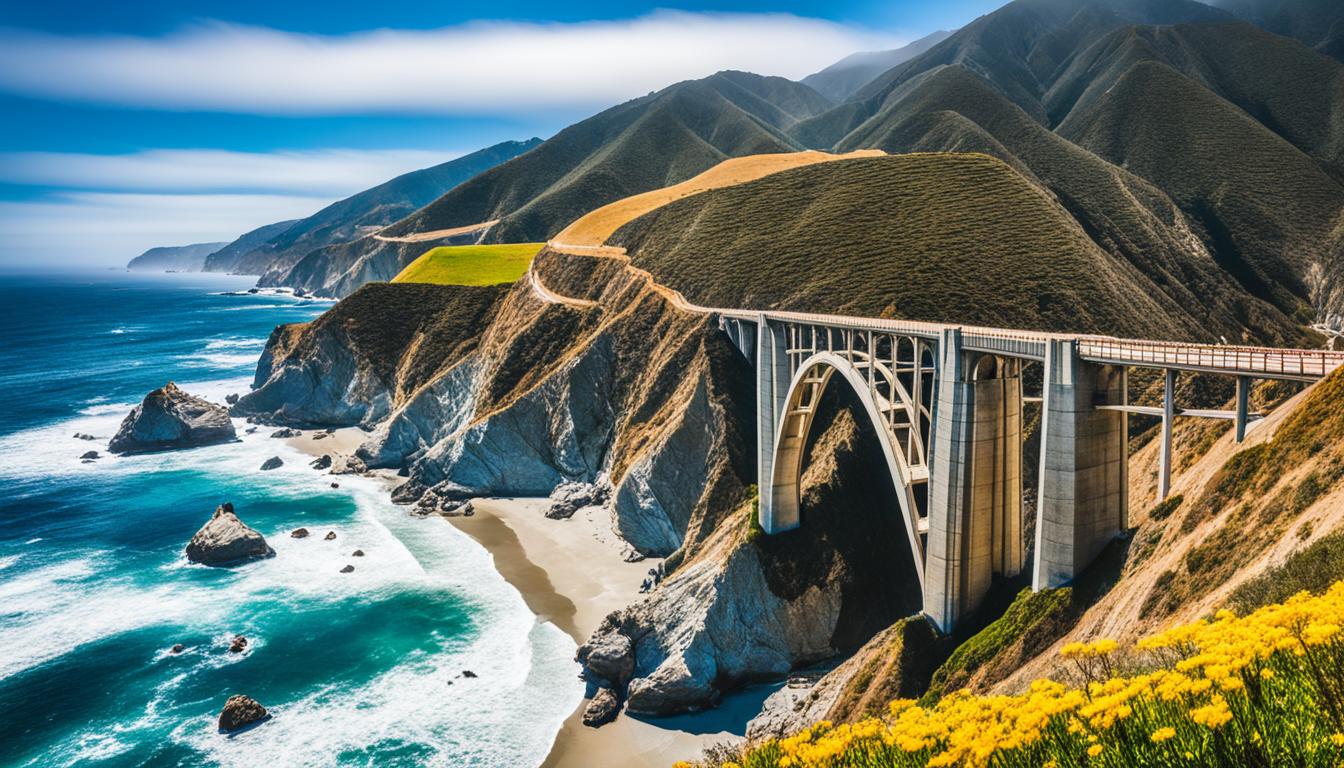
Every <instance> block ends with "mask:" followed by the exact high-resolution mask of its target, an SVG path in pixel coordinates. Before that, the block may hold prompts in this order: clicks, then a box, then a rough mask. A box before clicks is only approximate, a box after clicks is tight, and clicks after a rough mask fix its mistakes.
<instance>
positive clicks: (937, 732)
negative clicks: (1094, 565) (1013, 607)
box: [679, 582, 1344, 768]
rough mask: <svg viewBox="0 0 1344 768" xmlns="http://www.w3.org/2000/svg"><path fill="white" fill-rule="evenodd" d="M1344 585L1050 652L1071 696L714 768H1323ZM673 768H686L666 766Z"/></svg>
mask: <svg viewBox="0 0 1344 768" xmlns="http://www.w3.org/2000/svg"><path fill="white" fill-rule="evenodd" d="M1341 625H1344V582H1340V583H1337V584H1335V585H1334V586H1333V587H1331V588H1330V589H1329V590H1328V591H1327V592H1325V593H1324V594H1321V595H1319V596H1312V595H1311V594H1310V593H1307V592H1302V593H1300V594H1297V595H1295V596H1293V597H1291V598H1289V599H1288V600H1287V601H1285V602H1284V603H1282V604H1276V605H1271V606H1267V607H1264V608H1261V609H1259V610H1257V611H1255V612H1254V613H1251V614H1249V615H1246V616H1238V615H1236V614H1235V613H1233V612H1231V611H1220V612H1219V613H1218V615H1217V616H1216V617H1215V618H1213V619H1211V620H1200V621H1197V622H1194V623H1192V624H1188V625H1184V626H1180V627H1176V628H1173V629H1170V630H1168V631H1166V632H1163V633H1160V634H1157V635H1154V636H1151V637H1148V638H1145V639H1143V640H1141V641H1139V643H1137V644H1136V645H1135V647H1134V648H1132V649H1125V651H1124V652H1121V651H1120V650H1119V649H1118V647H1117V644H1116V643H1115V641H1113V640H1105V639H1103V640H1097V641H1095V642H1092V643H1089V644H1082V643H1074V644H1070V645H1067V646H1065V647H1064V648H1063V649H1062V650H1061V656H1062V657H1063V658H1064V659H1065V660H1067V661H1068V662H1070V663H1072V664H1073V665H1074V666H1075V667H1076V669H1077V672H1078V674H1079V676H1080V677H1081V679H1082V685H1080V686H1077V687H1075V686H1070V685H1065V684H1063V683H1059V682H1055V681H1052V680H1037V681H1035V682H1034V683H1033V684H1032V685H1031V687H1030V689H1029V690H1028V691H1026V692H1025V693H1022V694H1018V695H1014V696H975V695H971V694H968V693H954V694H951V695H949V696H946V697H944V698H943V699H941V700H939V701H938V702H937V703H936V704H932V705H929V706H921V705H918V704H916V703H915V702H913V701H911V700H908V699H906V700H896V701H893V702H892V703H891V704H890V706H889V707H888V710H887V712H886V713H885V714H883V715H882V716H881V717H875V718H870V719H867V720H863V721H861V722H858V723H855V724H844V725H838V726H837V725H833V724H831V723H829V722H821V723H818V724H816V725H814V726H813V727H811V728H809V729H807V730H805V731H803V732H801V733H799V734H797V735H795V736H792V737H789V738H785V739H780V740H772V741H768V742H766V743H764V744H760V745H757V746H755V747H751V748H749V749H747V750H746V751H745V753H743V754H740V755H737V756H735V758H734V759H730V760H726V761H715V762H716V764H717V765H719V766H721V768H729V766H733V767H734V768H788V767H789V766H815V767H816V768H842V767H843V768H868V767H869V766H873V767H874V768H876V767H878V766H881V767H882V768H894V767H895V766H911V768H914V767H916V766H918V767H919V768H923V767H924V766H1003V767H1004V768H1009V767H1016V766H1022V767H1023V768H1026V767H1027V766H1031V767H1032V768H1035V767H1036V766H1115V767H1116V768H1121V767H1122V766H1123V767H1124V768H1131V767H1132V766H1138V765H1162V766H1191V767H1192V768H1193V767H1194V766H1219V767H1222V766H1226V767H1227V768H1232V767H1233V766H1238V767H1239V766H1247V765H1256V766H1269V767H1277V766H1334V765H1338V764H1339V762H1340V760H1344V634H1341V631H1340V627H1341ZM679 765H680V766H685V765H688V764H684V763H683V764H679Z"/></svg>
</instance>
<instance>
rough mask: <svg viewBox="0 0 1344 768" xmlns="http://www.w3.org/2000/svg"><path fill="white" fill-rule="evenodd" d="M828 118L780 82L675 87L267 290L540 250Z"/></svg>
mask: <svg viewBox="0 0 1344 768" xmlns="http://www.w3.org/2000/svg"><path fill="white" fill-rule="evenodd" d="M831 106H832V104H831V102H830V101H829V100H828V99H826V98H825V97H823V96H821V95H820V94H818V93H817V92H816V91H814V90H812V89H811V88H808V87H807V86H805V85H801V84H799V83H795V82H793V81H790V80H786V79H784V78H779V77H761V76H759V75H753V74H749V73H745V72H719V73H717V74H715V75H711V76H710V77H707V78H704V79H702V80H691V81H686V82H682V83H677V84H675V85H672V86H669V87H667V88H664V89H663V90H661V91H658V92H656V93H652V94H649V95H648V96H644V97H641V98H638V99H635V100H633V101H629V102H626V103H624V104H621V105H619V106H616V107H613V108H611V109H608V110H606V111H604V112H601V113H599V114H597V115H594V116H593V117H590V118H588V119H586V120H583V121H581V122H579V123H576V124H574V125H572V126H570V127H568V128H566V129H564V130H562V131H561V132H560V133H558V134H556V135H555V136H554V137H552V138H551V139H548V140H547V141H545V142H543V143H542V144H541V145H539V146H537V147H536V148H535V149H533V150H532V151H530V152H528V153H526V154H524V155H522V156H520V157H518V158H515V159H514V160H512V161H510V162H507V163H503V164H502V165H500V166H498V167H496V168H493V169H491V170H489V171H487V172H485V173H482V174H480V175H478V176H475V177H474V178H472V179H471V180H469V181H467V182H465V183H463V184H461V185H460V186H458V187H455V188H454V189H452V190H451V191H449V192H447V193H446V194H444V195H443V196H442V197H440V198H439V199H437V200H435V201H434V202H432V203H430V204H429V205H426V206H425V207H424V208H422V209H420V210H418V211H416V212H415V213H413V214H412V215H410V216H407V217H406V218H404V219H402V220H401V221H398V222H397V223H395V224H393V225H391V226H389V227H387V228H386V229H384V230H382V231H381V232H379V233H378V235H377V236H376V237H365V238H362V239H359V240H356V241H352V242H349V243H346V244H340V245H334V246H329V247H327V248H324V249H320V250H316V251H313V252H310V253H309V254H308V255H307V256H305V257H304V258H303V259H302V260H300V261H299V262H298V263H296V264H295V265H294V266H293V267H292V268H291V269H290V270H289V272H288V273H287V274H284V275H277V276H275V277H274V278H273V279H272V280H273V282H276V283H278V284H283V285H290V286H293V287H298V288H304V289H306V290H310V291H317V292H320V293H325V294H332V295H345V294H348V293H349V292H351V291H352V290H354V289H355V288H357V287H358V286H359V285H361V284H362V283H364V282H367V281H369V280H387V279H390V278H391V277H392V276H394V275H396V274H397V273H398V272H400V271H401V269H402V268H403V267H405V266H406V264H408V263H410V261H412V260H414V259H415V258H416V257H417V256H419V255H420V254H421V253H423V252H424V251H425V250H427V249H428V248H430V247H432V246H435V245H443V244H449V243H452V242H460V241H462V240H463V239H464V238H466V239H468V240H470V241H475V240H481V241H484V242H496V243H504V242H537V241H542V240H546V239H547V238H549V237H551V236H552V235H554V234H555V233H556V232H558V231H559V230H560V229H562V228H564V227H565V226H566V225H567V224H569V223H570V222H571V221H573V220H574V219H577V218H578V217H579V216H581V215H582V214H584V213H586V212H588V211H590V210H592V209H594V208H598V207H600V206H602V205H604V204H606V203H609V202H612V201H614V200H618V199H621V198H624V197H628V196H630V195H633V194H636V193H639V192H644V191H647V190H650V189H656V188H659V187H663V186H667V185H669V184H674V183H676V182H679V181H683V180H685V179H688V178H690V177H691V176H694V175H695V174H697V173H699V172H701V171H704V170H706V169H707V168H709V167H711V166H713V165H715V164H717V163H718V162H719V161H721V160H723V159H725V158H728V157H735V156H741V155H751V154H760V153H766V152H787V151H793V150H796V149H798V148H799V146H798V143H797V142H796V141H794V140H793V139H790V138H789V137H788V135H787V134H786V133H785V131H787V130H788V129H789V128H791V127H793V126H794V125H796V124H798V123H799V122H800V121H801V120H804V119H807V118H809V117H812V116H814V115H817V114H819V113H821V112H822V111H824V110H826V109H828V108H830V107H831ZM427 233H428V234H427ZM434 233H442V234H443V239H436V238H435V237H434V236H433V235H434Z"/></svg>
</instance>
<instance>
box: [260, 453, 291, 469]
mask: <svg viewBox="0 0 1344 768" xmlns="http://www.w3.org/2000/svg"><path fill="white" fill-rule="evenodd" d="M284 465H285V462H284V461H283V460H282V459H281V458H280V457H279V456H272V457H271V458H269V459H267V460H265V461H263V462H262V463H261V469H262V471H263V472H264V471H266V470H268V469H279V468H280V467H283V466H284Z"/></svg>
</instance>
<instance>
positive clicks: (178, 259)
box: [126, 243, 228, 272]
mask: <svg viewBox="0 0 1344 768" xmlns="http://www.w3.org/2000/svg"><path fill="white" fill-rule="evenodd" d="M225 245H228V243H195V244H193V245H167V246H162V247H159V248H150V249H149V250H148V251H145V252H144V253H142V254H140V255H139V256H136V257H135V258H134V259H131V260H130V262H129V263H128V264H127V265H126V268H127V269H130V270H140V271H146V272H200V271H201V267H203V266H204V265H205V260H206V257H208V256H209V255H210V254H212V253H214V252H215V251H217V250H219V249H220V248H222V247H224V246H225Z"/></svg>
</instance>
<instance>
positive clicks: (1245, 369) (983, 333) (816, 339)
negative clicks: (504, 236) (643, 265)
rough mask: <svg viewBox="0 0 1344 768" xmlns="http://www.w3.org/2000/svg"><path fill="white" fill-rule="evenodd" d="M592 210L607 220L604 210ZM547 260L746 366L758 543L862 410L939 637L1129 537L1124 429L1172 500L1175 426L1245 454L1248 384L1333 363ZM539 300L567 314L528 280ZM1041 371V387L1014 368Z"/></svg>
mask: <svg viewBox="0 0 1344 768" xmlns="http://www.w3.org/2000/svg"><path fill="white" fill-rule="evenodd" d="M599 210H601V209H599ZM548 245H549V247H550V248H551V250H552V251H554V252H556V253H559V254H571V255H581V256H587V257H591V258H603V259H613V260H617V261H619V262H621V263H623V264H624V266H625V269H626V270H627V272H629V273H630V274H631V275H633V276H634V277H635V278H636V279H639V280H642V281H645V282H646V283H647V284H648V285H649V287H650V288H651V289H652V290H653V291H655V292H656V293H658V294H659V295H661V296H662V297H663V298H665V299H667V300H668V301H669V302H670V303H672V305H673V306H675V307H677V308H678V309H680V310H682V311H684V312H693V313H697V314H709V315H715V316H717V317H718V322H719V326H720V328H721V329H722V330H723V331H724V332H726V333H727V335H728V337H729V339H731V341H732V342H733V344H734V345H735V346H736V347H737V349H738V350H739V351H740V352H741V353H742V354H743V355H744V356H745V357H746V358H747V359H748V360H749V361H750V362H751V363H752V364H753V365H754V366H755V369H756V441H757V442H756V445H757V468H756V471H757V487H758V488H759V489H760V503H759V516H760V517H759V522H760V524H761V527H762V528H763V529H764V530H765V532H766V533H767V534H778V533H782V532H785V531H789V530H792V529H795V528H797V527H798V526H799V525H800V524H801V523H802V520H801V515H800V509H799V501H800V498H799V491H800V488H799V481H800V478H801V475H802V470H803V469H804V467H803V462H804V459H805V455H806V450H807V439H808V435H809V433H810V431H811V427H812V420H813V418H814V417H815V415H816V411H817V406H818V404H819V403H820V402H821V397H822V394H823V393H824V392H825V391H826V388H827V387H828V386H830V385H831V383H832V382H836V381H840V382H843V383H844V384H843V385H842V386H844V385H847V386H849V387H850V388H851V389H852V390H853V391H854V393H855V394H856V395H857V396H858V399H859V401H860V402H861V403H862V404H863V409H864V411H865V412H866V414H867V418H868V421H869V422H870V423H871V425H872V426H873V427H874V429H875V431H876V432H877V435H878V439H879V442H880V443H881V445H882V452H883V457H884V458H885V460H886V466H887V470H888V472H889V473H890V475H891V480H892V483H893V485H894V487H895V489H896V496H897V500H898V505H899V509H898V510H894V511H895V512H896V513H898V514H899V516H900V518H901V520H902V521H903V523H904V528H905V532H906V535H907V536H908V538H909V541H910V549H911V551H912V552H913V553H914V557H915V571H916V573H917V574H918V577H919V586H920V589H921V591H922V594H923V605H924V613H925V614H926V615H928V616H929V618H930V619H932V620H933V622H934V623H935V624H936V625H937V626H938V627H939V629H941V630H942V631H944V632H947V631H951V630H952V629H953V628H954V627H955V626H956V624H957V622H958V621H959V620H960V619H961V618H962V617H964V616H966V615H968V614H969V613H971V612H972V611H974V610H975V609H976V608H977V607H978V606H979V604H980V602H981V601H982V600H983V599H984V597H985V595H986V594H987V593H988V591H989V588H990V585H991V583H992V581H993V579H994V577H995V576H1003V577H1009V578H1011V577H1015V576H1019V575H1021V573H1022V571H1023V569H1024V568H1027V567H1030V568H1031V583H1032V588H1033V589H1036V590H1041V589H1049V588H1052V587H1058V586H1062V585H1064V584H1067V583H1069V582H1070V581H1072V580H1073V579H1074V577H1076V576H1077V575H1078V574H1080V573H1081V572H1082V571H1083V570H1084V569H1085V568H1087V566H1088V565H1090V564H1091V563H1092V561H1093V560H1094V559H1096V557H1097V555H1098V554H1100V552H1101V550H1102V549H1104V548H1105V547H1106V545H1107V544H1108V543H1109V542H1110V541H1111V540H1112V539H1113V538H1115V536H1116V535H1117V534H1119V533H1120V532H1121V531H1124V530H1125V529H1126V528H1127V527H1128V519H1129V510H1128V504H1129V499H1128V488H1129V469H1128V468H1129V445H1128V443H1129V416H1130V415H1131V414H1139V415H1143V416H1150V417H1156V418H1159V419H1161V430H1160V436H1159V441H1160V444H1159V459H1158V464H1159V470H1158V497H1159V499H1166V498H1167V496H1168V494H1169V492H1170V490H1171V457H1172V426H1173V423H1174V421H1175V418H1176V417H1177V416H1188V417H1199V418H1209V419H1226V420H1229V421H1232V422H1233V435H1234V438H1235V440H1236V441H1237V442H1238V443H1240V442H1241V441H1243V440H1244V439H1245V437H1246V431H1247V430H1248V429H1249V428H1250V426H1251V424H1252V423H1253V422H1254V421H1255V420H1256V419H1258V418H1259V416H1260V415H1259V414H1255V413H1252V412H1250V408H1249V397H1250V387H1251V383H1252V382H1253V381H1255V380H1265V379H1279V380H1289V381H1302V382H1313V381H1317V380H1319V379H1321V378H1324V377H1325V376H1326V375H1327V374H1329V373H1330V372H1331V371H1332V370H1334V369H1335V368H1336V367H1339V366H1340V365H1344V352H1336V351H1333V350H1306V349H1280V348H1264V347H1244V346H1229V345H1215V344H1196V343H1184V342H1168V341H1149V340H1142V339H1121V338H1114V337H1110V336H1095V335H1076V334H1061V333H1045V332H1037V331H1020V330H1010V329H1003V328H981V327H974V326H965V325H951V324H944V323H928V322H916V321H905V320H883V319H875V318H864V317H851V316H845V315H825V314H811V313H803V312H757V311H750V310H743V309H733V308H726V307H706V306H701V305H699V304H694V303H692V302H690V301H687V300H686V298H685V297H684V296H682V294H681V293H679V292H678V291H676V290H675V289H673V288H670V287H668V286H665V285H662V284H660V283H658V282H657V281H656V280H655V279H654V277H653V275H651V274H650V273H649V272H647V271H645V270H643V269H640V268H638V267H635V266H634V265H633V264H631V263H630V258H629V256H628V255H627V254H626V252H625V249H624V248H618V247H612V246H607V245H600V244H599V245H594V244H591V243H568V242H561V241H559V240H558V239H557V240H553V241H551V242H550V243H548ZM527 279H528V281H529V283H530V285H531V287H532V291H533V293H534V294H535V295H536V296H537V297H538V298H539V299H541V300H543V301H547V302H552V303H564V304H567V305H570V306H572V307H575V308H579V309H586V308H593V307H597V306H598V304H597V302H595V301H592V300H588V299H577V298H571V297H565V296H561V295H559V294H556V293H555V292H554V291H551V290H550V289H548V288H547V287H546V286H545V285H544V283H543V282H542V280H541V276H540V275H539V274H538V273H537V271H536V263H535V261H534V262H533V264H532V266H530V267H529V269H528V276H527ZM1032 365H1039V366H1040V367H1041V368H1040V380H1041V390H1040V391H1039V392H1036V393H1032V394H1028V393H1027V392H1026V391H1025V389H1024V386H1023V375H1022V374H1023V371H1024V370H1025V369H1026V368H1027V367H1028V366H1032ZM1134 368H1146V369H1155V370H1158V371H1161V372H1162V375H1163V381H1164V387H1163V397H1162V404H1161V405H1160V406H1143V405H1135V404H1132V403H1130V402H1129V399H1128V381H1129V379H1128V376H1129V371H1130V370H1131V369H1134ZM1181 371H1189V372H1195V373H1203V374H1214V375H1221V376H1228V377H1233V378H1235V380H1236V398H1235V401H1234V407H1233V408H1232V409H1231V410H1225V411H1224V410H1207V409H1186V408H1180V407H1178V406H1177V403H1176V377H1177V374H1179V373H1180V372H1181ZM1027 404H1036V405H1039V407H1040V409H1041V425H1040V429H1039V432H1040V437H1041V446H1040V466H1039V467H1038V468H1036V471H1037V472H1038V475H1037V488H1036V532H1035V547H1034V548H1033V552H1034V557H1033V561H1032V562H1031V563H1027V562H1026V546H1025V541H1024V540H1023V529H1024V526H1023V505H1022V485H1023V483H1022V478H1023V472H1024V471H1027V470H1026V469H1024V467H1023V466H1022V443H1023V439H1024V437H1025V430H1024V428H1023V411H1024V409H1025V406H1026V405H1027Z"/></svg>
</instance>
